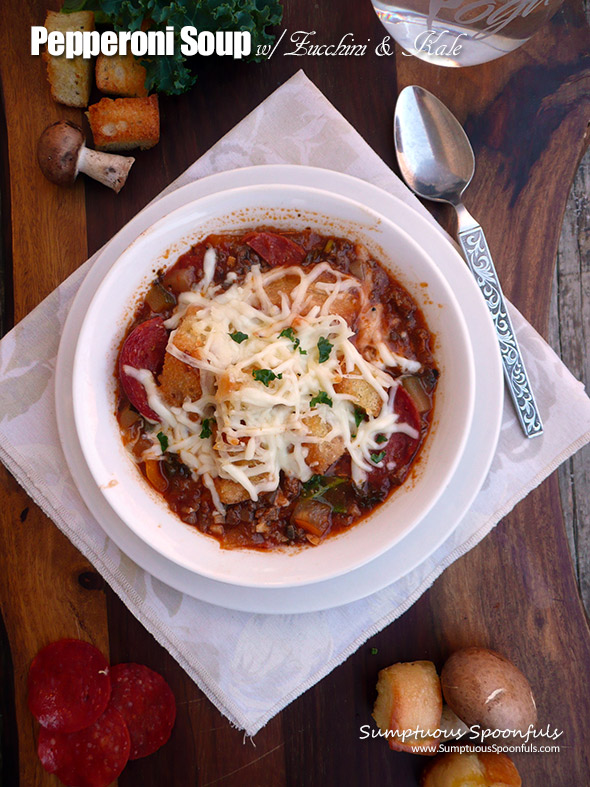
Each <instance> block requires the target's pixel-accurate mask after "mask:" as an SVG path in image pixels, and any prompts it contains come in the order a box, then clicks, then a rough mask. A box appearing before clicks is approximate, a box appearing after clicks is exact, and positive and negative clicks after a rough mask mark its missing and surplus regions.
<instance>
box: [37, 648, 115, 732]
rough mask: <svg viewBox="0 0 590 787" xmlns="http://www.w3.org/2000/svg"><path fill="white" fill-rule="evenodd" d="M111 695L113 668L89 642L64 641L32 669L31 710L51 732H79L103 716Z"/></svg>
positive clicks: (43, 654) (47, 650)
mask: <svg viewBox="0 0 590 787" xmlns="http://www.w3.org/2000/svg"><path fill="white" fill-rule="evenodd" d="M110 694H111V679H110V676H109V665H108V662H107V660H106V659H105V657H104V656H103V655H102V653H101V652H100V651H99V650H98V649H97V648H95V647H94V645H91V644H90V643H89V642H82V641H81V640H79V639H60V640H58V641H57V642H52V643H51V644H50V645H47V647H45V648H43V650H40V651H39V653H37V655H36V656H35V658H34V659H33V662H32V664H31V667H30V669H29V697H28V702H29V709H30V711H31V713H32V714H33V716H34V717H35V718H36V719H37V721H38V722H39V723H40V724H41V725H42V726H43V727H47V729H49V730H55V731H59V732H64V733H68V732H76V731H77V730H81V729H83V728H84V727H88V726H89V725H90V724H92V723H93V722H95V721H96V720H97V719H98V718H99V716H101V715H102V713H103V711H104V709H105V708H106V706H107V704H108V701H109V697H110Z"/></svg>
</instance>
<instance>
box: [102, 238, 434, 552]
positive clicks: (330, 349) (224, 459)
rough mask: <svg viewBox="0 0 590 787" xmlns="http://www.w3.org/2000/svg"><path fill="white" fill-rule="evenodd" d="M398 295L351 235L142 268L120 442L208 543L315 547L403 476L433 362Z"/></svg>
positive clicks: (242, 248)
mask: <svg viewBox="0 0 590 787" xmlns="http://www.w3.org/2000/svg"><path fill="white" fill-rule="evenodd" d="M432 345H433V337H432V334H431V333H430V331H429V330H428V327H427V325H426V323H425V321H424V317H423V315H422V312H421V310H420V308H419V307H418V305H417V303H416V302H415V300H414V299H413V298H412V297H411V296H410V294H409V293H408V292H407V290H405V289H404V287H402V286H401V285H400V283H399V282H398V281H396V279H395V278H394V277H393V276H392V275H391V273H389V272H388V271H387V270H386V269H385V268H384V267H383V266H382V265H381V264H380V263H379V262H378V261H377V260H375V259H374V258H373V257H372V256H371V254H370V253H369V252H368V250H367V249H366V248H365V247H364V246H363V245H361V244H359V243H356V242H354V241H352V240H347V239H346V238H338V237H330V236H324V235H320V234H318V233H317V232H315V231H313V230H310V229H307V230H304V231H293V232H286V231H277V230H274V229H272V228H258V229H256V230H250V231H248V232H245V233H241V234H239V235H229V234H228V235H209V236H208V237H207V238H205V239H204V240H203V241H201V242H200V243H198V244H196V245H195V246H193V247H192V248H191V249H190V251H188V252H187V253H186V254H183V255H182V256H181V257H180V258H179V259H178V260H177V262H176V263H175V264H174V265H173V266H172V267H171V268H170V269H168V270H167V271H165V272H161V273H159V274H158V275H157V276H156V279H155V280H154V282H153V284H152V286H151V287H150V289H149V291H148V293H147V295H146V296H145V298H143V300H142V301H141V303H140V304H139V305H138V307H137V310H136V312H135V314H134V317H133V320H132V322H131V323H130V325H129V326H128V330H127V332H126V336H125V339H124V341H123V343H122V346H121V350H120V352H119V357H118V366H117V375H118V379H119V387H118V405H117V415H118V421H119V425H120V429H121V433H122V437H123V441H124V443H125V446H126V448H127V450H128V452H129V454H130V456H131V457H132V459H133V461H134V462H135V464H136V465H137V467H138V468H139V470H140V471H141V472H142V473H143V475H144V476H145V478H146V479H147V481H148V482H149V483H150V484H151V485H152V487H153V488H154V489H155V490H156V491H157V492H159V493H160V494H161V495H162V497H163V498H164V499H165V500H166V502H167V504H168V506H169V507H170V509H171V510H172V511H173V512H174V513H175V514H177V515H178V516H179V517H180V519H181V520H182V521H183V522H186V523H187V524H188V525H192V526H194V527H196V528H198V529H199V530H200V531H201V532H203V533H206V534H208V535H210V536H213V537H215V538H216V539H218V540H219V542H220V543H221V546H223V547H225V548H239V547H249V548H258V549H272V548H276V547H284V546H303V545H306V546H307V545H310V544H312V545H318V544H320V543H321V542H322V540H324V539H325V538H326V537H328V536H329V535H331V534H334V533H338V532H341V531H342V530H345V529H347V528H349V527H350V526H352V525H354V524H355V523H357V522H358V521H359V520H361V519H362V518H363V517H365V516H366V515H367V514H368V513H370V512H371V511H372V510H374V509H375V508H376V506H378V505H379V504H380V503H382V502H383V501H384V500H385V499H386V498H387V497H388V496H389V495H390V494H391V493H392V492H393V491H394V490H395V489H397V488H398V487H399V486H400V485H401V484H402V483H403V482H404V480H405V479H406V478H407V476H408V474H409V472H410V469H411V467H412V465H413V464H414V463H415V462H416V460H417V457H418V454H419V452H420V449H421V447H422V445H423V443H424V440H425V439H426V436H427V433H428V430H429V427H430V423H431V420H432V411H433V405H434V393H435V389H436V384H437V380H438V376H439V375H438V370H437V368H436V363H435V360H434V358H433V355H432Z"/></svg>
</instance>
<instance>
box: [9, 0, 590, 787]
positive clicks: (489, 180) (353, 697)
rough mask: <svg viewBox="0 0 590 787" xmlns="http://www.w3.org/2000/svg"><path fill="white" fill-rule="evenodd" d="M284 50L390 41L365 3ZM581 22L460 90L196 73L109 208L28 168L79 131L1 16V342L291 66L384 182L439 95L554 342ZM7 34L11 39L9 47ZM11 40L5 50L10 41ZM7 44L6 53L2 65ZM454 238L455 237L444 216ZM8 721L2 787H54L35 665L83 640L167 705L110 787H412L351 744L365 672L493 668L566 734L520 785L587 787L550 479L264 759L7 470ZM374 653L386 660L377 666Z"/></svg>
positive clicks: (586, 652)
mask: <svg viewBox="0 0 590 787" xmlns="http://www.w3.org/2000/svg"><path fill="white" fill-rule="evenodd" d="M284 5H285V20H284V25H285V26H286V27H287V29H288V30H289V32H293V31H295V30H301V29H302V30H311V29H315V30H316V31H317V39H318V41H321V42H337V41H338V40H339V38H340V36H341V35H342V34H344V33H347V32H350V31H354V34H355V38H356V39H357V40H359V41H364V40H366V39H369V38H370V39H371V40H372V41H377V40H380V39H381V38H382V37H383V35H384V31H383V29H382V28H381V26H380V24H379V23H378V21H377V19H376V17H375V15H374V14H373V11H372V9H371V6H370V3H369V0H364V2H362V3H360V2H358V0H339V2H336V0H330V2H324V3H322V4H317V3H316V2H315V0H298V1H297V2H295V0H287V1H286V2H285V3H284ZM578 5H579V4H578V3H577V2H575V1H574V0H572V1H571V2H566V3H565V5H564V6H563V8H562V10H561V11H560V12H559V13H558V14H557V15H556V16H555V17H554V18H553V20H552V21H551V22H550V23H549V24H548V25H546V27H545V28H544V29H543V30H542V31H541V32H540V33H539V34H538V35H537V36H535V37H534V38H533V39H532V40H531V41H530V42H529V44H527V45H526V46H525V47H524V48H522V49H521V50H519V51H518V52H516V53H514V54H512V55H510V56H508V57H506V58H504V59H502V60H499V61H496V62H493V63H489V64H486V65H483V66H478V67H475V68H470V69H458V70H447V69H437V68H435V67H432V66H429V65H427V64H424V63H421V62H419V61H417V60H416V59H414V58H408V57H402V56H400V55H398V57H397V58H377V57H375V56H374V55H372V54H367V55H366V56H365V57H361V58H328V57H321V58H320V57H306V58H292V57H283V56H282V55H281V54H280V50H279V52H278V53H277V54H275V56H274V57H273V59H272V60H271V61H269V62H267V63H265V64H263V65H259V66H255V65H248V64H235V63H233V62H219V61H217V62H215V63H206V64H205V65H204V67H203V69H202V72H201V74H200V78H199V80H198V84H197V86H196V87H195V88H194V89H193V90H192V91H191V93H190V94H188V95H186V96H183V97H180V98H164V99H163V100H162V102H161V107H162V138H161V142H160V144H159V145H158V146H157V147H156V148H154V149H153V150H151V151H149V152H147V153H142V154H140V155H139V156H138V160H137V163H136V165H135V167H134V170H133V173H132V177H131V178H130V180H129V183H128V184H127V186H126V187H125V189H124V190H123V191H122V192H121V194H120V195H118V196H115V195H114V194H112V193H111V192H109V191H107V190H106V189H104V188H102V187H100V186H98V185H95V184H94V183H88V182H87V183H86V184H85V185H84V184H83V183H82V182H79V183H78V184H77V185H76V186H75V187H74V188H72V189H69V190H60V189H58V188H57V187H54V186H52V185H51V184H49V183H48V182H46V181H45V180H44V179H43V177H42V176H41V175H40V173H39V171H38V169H37V166H36V163H35V160H34V150H35V144H36V140H37V137H38V135H39V133H40V132H41V130H42V129H43V128H44V126H45V125H46V124H47V123H49V122H50V121H51V120H53V119H56V118H58V117H69V118H72V119H74V120H77V121H78V122H80V120H81V113H80V112H78V111H76V110H68V109H65V108H63V107H59V106H57V105H55V104H54V103H53V102H52V101H51V99H50V97H49V91H48V88H47V85H46V83H45V77H44V70H43V65H42V63H41V61H40V59H34V58H32V57H30V56H29V54H28V52H29V27H30V25H32V24H42V22H43V19H44V16H45V8H46V3H43V2H41V0H31V2H28V3H9V2H7V1H6V2H2V12H3V13H2V19H3V23H2V24H3V31H2V36H3V42H2V46H1V47H0V76H1V79H2V95H3V109H4V115H3V123H4V129H3V131H4V132H5V133H0V139H1V145H2V148H1V150H2V165H3V169H2V176H3V180H2V187H3V190H2V219H3V244H4V245H3V249H4V262H5V287H6V306H5V311H4V316H5V325H6V326H7V327H9V326H8V323H10V322H11V321H18V320H20V319H22V318H23V317H24V316H25V315H26V314H27V313H28V312H29V311H30V310H31V309H32V308H33V307H34V306H35V304H37V303H38V302H39V301H40V300H42V298H43V297H44V296H45V295H47V294H48V293H49V292H51V290H52V289H53V288H54V287H56V286H57V285H58V284H59V283H60V281H62V280H63V279H64V278H65V277H66V276H67V275H68V273H70V272H71V271H72V270H74V269H75V268H76V266H77V265H79V264H80V263H81V262H83V260H84V259H85V258H86V257H87V254H88V253H91V252H93V251H94V250H96V249H97V248H98V247H100V246H101V245H102V244H103V243H104V242H105V241H107V240H108V239H109V238H110V237H111V236H112V235H113V234H114V233H115V232H116V231H117V230H118V229H119V228H120V227H121V226H122V225H123V224H124V223H125V222H126V221H127V220H128V219H130V218H131V217H132V216H133V215H135V213H136V212H137V211H138V210H139V209H140V208H141V207H143V205H145V204H146V203H147V202H148V201H149V200H150V199H151V198H152V197H153V196H155V195H156V194H157V193H158V192H159V191H160V190H161V189H162V188H163V187H164V186H166V185H167V184H168V183H169V182H170V181H171V180H172V179H173V178H174V177H176V176H177V175H178V174H180V172H182V171H183V170H184V169H185V168H186V167H187V166H188V165H189V164H190V163H192V161H194V159H195V158H197V157H198V156H199V155H201V154H202V153H203V152H204V151H205V150H207V148H208V147H209V146H210V145H211V144H213V143H214V142H215V141H217V139H219V137H220V136H221V135H222V134H224V133H225V132H226V131H228V130H229V129H230V128H231V127H232V126H233V125H234V124H235V123H236V122H237V121H239V120H240V119H241V118H242V117H243V116H244V115H245V114H246V113H247V112H248V111H250V110H251V109H253V108H254V107H255V106H256V105H257V104H258V103H259V102H260V101H261V100H263V99H264V98H265V97H266V96H267V95H268V94H269V93H270V92H271V91H272V90H274V89H275V88H276V87H278V86H279V85H280V84H281V83H282V82H283V81H284V80H285V79H286V78H288V77H289V76H290V75H291V74H293V73H294V71H295V70H296V69H298V68H300V67H303V68H305V70H306V72H307V74H308V76H309V77H310V78H311V79H312V80H313V81H314V82H315V83H316V84H317V85H318V87H319V88H320V89H321V90H322V91H323V92H324V93H325V94H326V96H327V97H328V98H329V99H330V100H331V101H332V102H333V103H334V104H335V106H336V107H337V108H338V109H339V110H340V111H341V112H342V113H343V114H344V115H345V117H346V118H347V119H348V120H350V122H351V123H352V124H353V125H354V126H355V127H356V128H357V129H358V131H359V132H360V133H361V134H362V136H364V137H365V139H366V140H367V141H368V142H369V143H370V144H371V145H372V146H373V147H374V148H375V150H376V151H377V152H378V153H379V154H380V155H381V156H382V157H383V158H384V160H385V161H386V162H387V163H388V164H390V165H391V166H394V152H393V147H392V140H391V121H392V113H393V106H394V102H395V98H396V95H397V93H398V92H399V90H400V89H401V88H402V87H403V86H405V85H407V84H410V83H418V84H421V85H423V86H424V87H427V88H429V89H430V90H432V91H433V92H435V93H436V94H437V95H438V96H439V97H440V98H442V99H443V100H444V101H445V102H446V103H447V104H448V106H449V107H450V108H451V110H452V111H453V112H454V113H455V114H456V115H457V116H458V118H459V119H460V120H461V121H462V122H464V123H465V127H466V129H467V131H468V133H469V134H470V137H471V140H472V142H473V146H474V148H475V152H476V157H477V173H476V177H475V180H474V183H473V185H472V187H471V188H470V189H469V192H468V198H467V206H468V208H469V209H470V210H471V211H472V212H473V213H474V214H475V215H476V216H477V217H478V219H479V220H480V221H481V223H482V224H483V226H484V227H485V229H486V234H487V236H488V240H489V243H490V246H491V249H492V252H493V254H494V259H495V262H496V264H497V267H498V270H499V272H500V276H501V279H502V281H503V285H504V289H505V291H506V293H507V294H508V296H509V297H510V298H511V299H512V300H513V302H514V303H515V304H516V305H517V306H518V307H519V308H520V310H521V311H522V312H523V313H524V314H525V316H526V317H527V318H528V319H529V320H530V321H531V322H532V323H533V325H534V326H535V327H536V328H537V329H538V330H540V332H541V333H545V332H546V329H547V316H548V309H549V298H550V288H551V281H552V271H553V266H554V262H555V253H556V249H557V242H558V238H559V232H560V228H561V223H562V215H563V210H564V206H565V203H566V198H567V195H568V191H569V187H570V184H571V182H572V178H573V175H574V172H575V168H576V165H577V162H578V160H579V157H580V155H581V153H582V151H583V150H584V148H585V146H586V143H587V139H586V132H587V126H588V121H589V118H590V55H589V52H590V34H589V31H588V28H587V26H586V24H585V22H584V18H583V14H582V11H581V9H580V8H579V7H578ZM7 32H8V36H7ZM7 39H8V40H7ZM7 44H8V45H7ZM439 216H440V218H441V220H442V221H443V223H444V224H445V225H447V222H448V220H449V216H448V214H447V213H445V211H444V210H443V211H439ZM0 484H1V486H0V488H1V494H2V510H1V512H0V517H1V521H2V528H1V530H0V555H1V557H0V561H1V562H0V566H1V567H0V602H1V609H2V618H3V626H4V628H3V630H2V632H0V633H2V638H3V643H2V648H1V649H0V652H1V655H2V660H1V661H0V669H1V674H2V687H1V691H2V694H1V697H0V700H1V712H2V717H3V719H2V721H3V724H2V744H3V746H2V753H3V766H2V767H3V776H4V779H5V783H6V784H7V785H8V784H10V785H13V784H14V785H16V784H17V783H18V778H19V775H20V784H21V786H22V787H33V785H45V784H47V785H49V784H55V783H56V780H55V779H54V778H53V777H50V776H48V775H47V774H45V772H44V771H43V770H42V768H41V767H40V765H39V763H38V761H37V759H36V755H35V744H34V738H35V735H36V730H35V724H34V723H33V721H32V719H31V717H30V715H29V713H28V711H27V709H26V701H25V698H26V688H25V686H26V673H27V669H28V665H29V663H30V660H31V658H32V657H33V655H34V654H35V652H36V651H37V650H38V649H39V648H40V647H41V646H42V645H44V644H46V643H47V642H48V641H50V640H52V639H55V638H57V637H59V636H81V637H83V638H85V639H88V640H90V641H92V642H94V643H95V644H96V645H97V646H98V647H99V648H101V649H102V650H104V651H105V652H109V653H110V658H111V660H112V661H113V662H117V661H127V660H138V661H141V662H145V663H147V664H148V665H150V666H151V667H153V668H154V669H156V670H159V671H160V672H162V673H163V674H164V675H165V676H166V677H167V679H168V680H169V682H170V683H171V685H172V687H173V689H174V691H175V694H176V697H177V699H178V711H179V712H178V721H177V725H176V729H175V731H174V734H173V737H172V739H171V741H170V742H169V743H168V744H167V745H166V747H164V748H163V749H162V750H161V751H160V752H159V753H157V754H156V755H154V756H153V757H150V758H149V759H146V760H143V761H142V760H139V761H136V762H134V763H131V764H130V765H129V766H128V768H127V769H126V770H125V772H124V774H123V775H122V776H121V778H120V779H119V783H120V784H121V785H128V786H129V787H135V786H136V785H138V784H142V785H144V787H149V786H150V785H162V784H166V785H175V786H176V785H179V786H180V787H184V785H197V784H198V785H202V786H203V787H206V786H208V785H213V784H215V785H223V787H239V786H240V785H248V787H250V785H264V786H265V787H266V785H273V787H274V786H275V785H277V787H280V785H289V786H290V787H292V786H294V785H302V786H303V785H305V787H310V786H312V785H320V784H321V785H353V784H354V785H377V784H395V785H396V786H397V785H400V786H402V787H403V786H405V785H408V786H409V785H413V784H416V774H417V773H418V772H419V769H420V767H421V764H422V763H421V761H420V759H419V758H416V757H412V756H410V755H398V754H393V753H391V752H390V751H389V750H388V748H387V746H386V745H385V744H384V743H383V741H379V740H374V741H371V740H368V741H367V740H364V741H361V740H359V727H360V725H362V724H366V723H368V722H369V721H370V711H371V706H372V702H373V699H374V685H375V682H376V675H377V671H378V670H379V669H381V668H382V667H384V666H386V665H388V664H390V663H392V662H395V661H399V660H415V659H419V658H427V659H433V660H434V661H436V662H437V663H439V664H440V663H441V662H442V660H444V658H445V656H446V655H447V654H448V653H449V652H450V651H452V650H453V649H454V648H457V647H461V646H466V645H474V644H475V645H485V646H489V647H493V648H495V649H497V650H500V651H502V652H504V653H505V654H507V655H508V656H509V657H511V658H512V659H514V660H515V661H516V662H517V663H518V664H519V665H520V667H521V668H522V669H523V670H524V671H525V673H526V674H527V675H528V676H529V678H530V680H531V682H532V684H533V687H534V690H535V694H536V697H537V700H538V705H539V709H540V720H541V722H542V723H543V724H550V725H551V726H552V727H557V728H560V729H563V730H564V734H563V736H562V738H561V743H562V751H561V753H560V754H520V755H515V761H516V762H517V764H518V766H519V768H520V770H521V772H522V775H523V779H524V783H525V784H527V785H532V786H534V787H541V785H542V786H543V787H549V786H550V785H555V787H564V786H565V785H576V787H578V786H579V787H581V786H582V785H584V784H587V783H589V780H590V761H589V755H588V748H587V745H586V744H587V731H588V729H590V703H589V702H588V699H589V683H590V680H589V677H588V672H589V667H590V635H589V631H588V626H587V622H586V619H585V616H584V613H583V610H582V607H581V604H580V602H579V598H578V593H577V589H576V585H575V582H574V576H573V572H572V566H571V560H570V556H569V552H568V546H567V541H566V537H565V533H564V528H563V521H562V514H561V509H560V500H559V494H558V487H557V480H556V478H555V476H552V477H551V478H550V479H549V480H548V481H546V482H545V483H543V484H542V485H541V486H540V487H539V488H538V489H537V490H535V491H534V492H533V493H531V494H530V495H529V496H528V497H527V498H526V500H524V501H523V502H521V503H520V504H519V505H518V506H517V508H516V509H515V510H514V511H513V512H512V513H511V514H510V515H509V516H507V517H506V518H505V519H504V521H503V522H502V523H501V524H500V525H499V526H498V527H497V528H496V529H495V530H494V531H493V533H492V534H491V535H490V536H488V537H487V538H486V539H485V540H484V542H482V543H481V544H480V545H479V546H478V547H476V548H475V549H474V550H473V551H472V552H470V553H469V554H468V555H467V556H465V557H463V558H462V559H460V560H458V561H457V562H456V563H455V564H454V565H453V566H452V567H451V568H449V569H448V570H447V571H446V572H445V573H444V575H443V576H442V577H441V578H440V579H439V580H437V582H436V583H435V584H434V586H433V587H432V589H431V590H430V591H429V592H427V593H426V594H425V595H424V596H423V597H422V598H421V599H420V601H419V602H418V603H416V604H415V605H414V606H413V607H412V608H411V609H410V610H409V611H408V612H407V613H406V614H405V615H404V616H403V617H402V618H401V619H399V620H398V621H396V622H395V623H394V624H392V625H391V626H389V627H388V628H387V629H386V630H385V631H383V632H381V633H380V634H379V635H378V636H376V637H374V638H373V640H371V642H369V643H368V644H367V645H366V646H363V647H362V648H361V649H360V650H359V651H358V652H357V653H356V654H355V655H354V656H353V657H352V658H350V659H349V660H348V661H347V662H346V663H345V664H343V665H342V666H341V667H339V668H338V669H337V670H335V671H334V672H333V673H332V674H331V675H330V676H328V677H327V678H326V679H324V680H323V681H322V682H321V683H320V684H318V685H317V686H315V687H314V688H313V689H311V690H310V691H308V692H307V693H306V694H304V695H303V696H302V697H301V698H300V699H298V700H296V701H295V702H294V703H292V704H291V705H290V706H289V707H288V708H287V709H286V710H285V711H284V712H283V713H281V714H280V715H279V716H278V717H276V718H275V719H273V720H272V721H271V722H270V723H269V725H268V726H267V727H266V728H265V729H264V730H263V731H261V732H260V733H259V734H258V735H257V736H256V738H255V744H256V747H254V746H253V744H251V743H250V742H246V743H244V741H243V734H242V733H241V732H239V731H237V730H235V729H232V728H231V727H230V725H229V723H228V722H227V721H226V720H225V719H224V718H223V717H222V716H221V714H220V713H219V712H218V711H217V710H216V709H215V708H214V707H213V705H211V703H210V702H209V701H208V700H207V699H206V698H205V697H204V695H203V694H202V693H201V692H200V691H199V690H198V689H197V688H196V686H195V685H194V684H193V683H192V682H191V681H190V680H189V679H188V677H187V676H186V675H185V674H184V673H183V671H182V670H181V669H180V667H178V666H177V664H176V663H175V662H174V661H173V659H172V658H171V657H170V656H169V655H168V654H167V653H166V652H165V651H163V650H162V649H161V648H160V647H159V646H158V645H157V644H156V643H155V642H154V640H153V639H152V638H151V636H150V635H149V634H147V632H146V631H145V630H144V629H143V628H142V627H141V625H140V624H139V623H138V622H137V621H136V620H135V619H134V618H133V617H132V616H131V615H130V614H129V613H128V612H127V610H126V609H125V608H124V606H123V605H122V604H121V602H120V601H119V600H118V599H117V598H116V597H115V595H114V594H113V593H112V592H111V591H110V589H109V588H108V587H105V585H104V583H103V582H102V581H101V579H100V577H99V576H97V574H96V573H95V572H94V570H93V569H92V567H91V566H90V565H89V564H88V563H87V561H86V560H85V559H84V558H83V557H82V556H81V555H80V554H79V553H78V552H77V551H76V550H75V549H74V548H73V547H72V546H71V545H70V544H69V542H68V541H67V539H66V538H65V537H64V536H62V535H61V533H59V531H58V530H57V528H56V527H55V526H54V525H53V524H52V523H51V522H49V521H48V520H47V519H46V518H45V517H44V516H43V514H42V513H41V512H40V511H39V509H38V508H37V507H36V506H35V505H34V504H33V503H32V502H31V501H30V500H29V499H28V497H27V495H26V494H25V493H24V492H23V491H22V490H21V489H20V488H19V487H18V486H17V484H16V483H15V482H14V480H13V479H12V478H11V477H10V476H9V474H8V473H7V472H6V471H4V470H1V472H0ZM371 648H377V649H378V653H377V654H376V655H372V654H371Z"/></svg>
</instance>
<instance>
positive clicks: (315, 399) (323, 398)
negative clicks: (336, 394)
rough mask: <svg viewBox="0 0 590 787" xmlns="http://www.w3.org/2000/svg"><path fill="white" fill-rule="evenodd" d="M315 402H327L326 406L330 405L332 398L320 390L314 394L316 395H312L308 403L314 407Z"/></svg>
mask: <svg viewBox="0 0 590 787" xmlns="http://www.w3.org/2000/svg"><path fill="white" fill-rule="evenodd" d="M316 404H327V405H328V407H332V400H331V399H330V397H329V396H328V394H327V393H326V392H325V391H320V392H319V393H318V394H316V396H314V397H313V399H312V400H311V402H310V403H309V406H310V407H315V406H316Z"/></svg>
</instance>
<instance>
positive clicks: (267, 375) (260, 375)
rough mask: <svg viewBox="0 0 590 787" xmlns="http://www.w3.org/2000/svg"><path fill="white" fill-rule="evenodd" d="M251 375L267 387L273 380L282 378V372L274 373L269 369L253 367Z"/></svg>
mask: <svg viewBox="0 0 590 787" xmlns="http://www.w3.org/2000/svg"><path fill="white" fill-rule="evenodd" d="M252 377H253V378H254V379H255V380H257V381H258V382H259V383H264V385H265V386H266V387H267V388H268V384H269V383H271V382H272V381H273V380H282V379H283V374H282V372H281V374H275V373H274V372H273V371H271V370H270V369H254V371H253V372H252Z"/></svg>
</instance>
